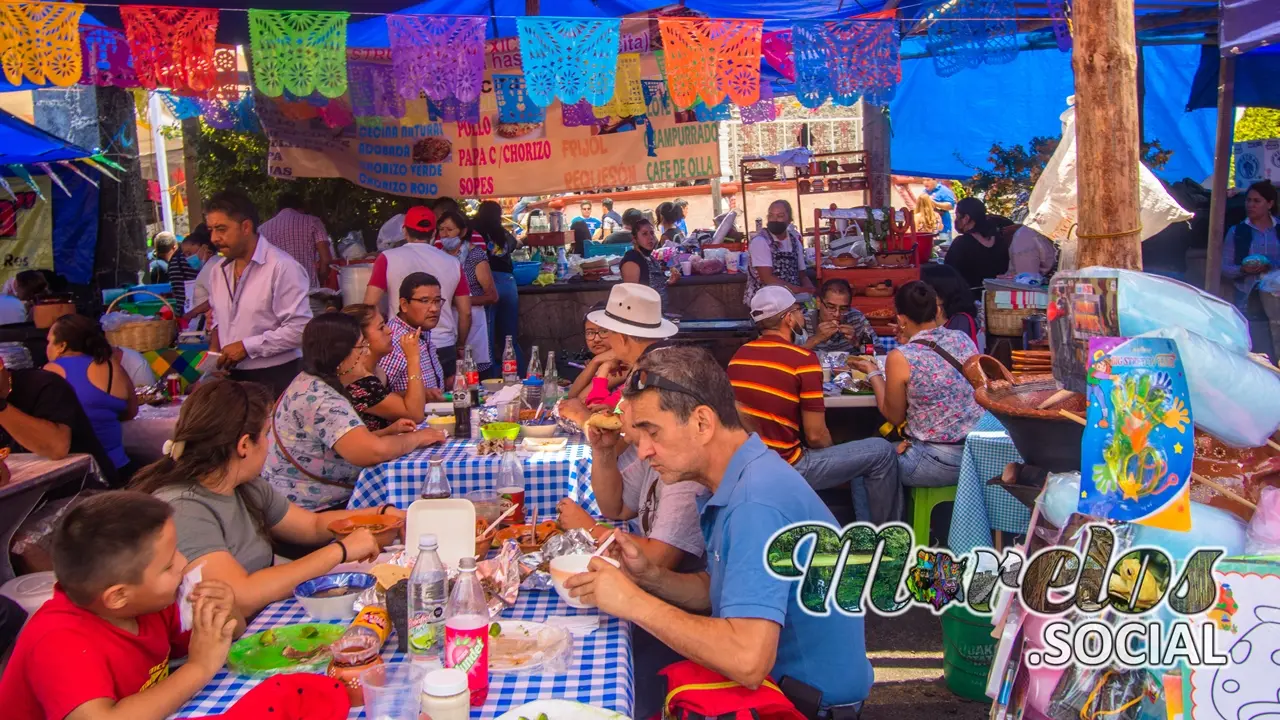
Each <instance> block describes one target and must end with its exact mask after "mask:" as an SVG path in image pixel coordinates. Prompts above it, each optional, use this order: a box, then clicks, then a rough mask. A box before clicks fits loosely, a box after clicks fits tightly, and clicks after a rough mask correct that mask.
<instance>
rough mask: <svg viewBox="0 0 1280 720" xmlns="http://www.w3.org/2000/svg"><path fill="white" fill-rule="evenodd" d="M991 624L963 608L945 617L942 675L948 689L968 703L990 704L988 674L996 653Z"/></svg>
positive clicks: (948, 611) (947, 613) (943, 625)
mask: <svg viewBox="0 0 1280 720" xmlns="http://www.w3.org/2000/svg"><path fill="white" fill-rule="evenodd" d="M992 628H993V626H992V624H991V621H990V620H988V619H987V618H985V617H983V616H980V615H974V614H973V613H971V612H969V611H968V610H965V609H964V608H960V607H953V608H951V609H950V610H947V611H946V612H944V613H943V614H942V674H943V677H945V678H946V681H947V689H948V690H950V691H951V692H953V693H955V694H956V695H958V696H960V697H962V698H965V699H966V700H979V701H986V700H987V674H988V673H989V672H990V670H991V660H992V658H993V657H994V655H995V652H996V644H997V643H996V639H995V638H993V637H991V631H992Z"/></svg>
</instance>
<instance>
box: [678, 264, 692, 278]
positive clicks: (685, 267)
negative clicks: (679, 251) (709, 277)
mask: <svg viewBox="0 0 1280 720" xmlns="http://www.w3.org/2000/svg"><path fill="white" fill-rule="evenodd" d="M680 274H681V275H684V276H685V277H689V276H690V275H692V274H693V261H692V260H681V261H680Z"/></svg>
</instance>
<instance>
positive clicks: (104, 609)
mask: <svg viewBox="0 0 1280 720" xmlns="http://www.w3.org/2000/svg"><path fill="white" fill-rule="evenodd" d="M171 515H172V510H171V509H170V508H169V505H168V504H167V503H165V502H164V501H162V500H159V499H157V498H154V497H152V496H151V495H146V494H143V493H137V492H127V491H119V492H108V493H103V494H101V495H97V496H94V497H92V498H89V499H88V500H85V501H84V502H82V503H80V504H79V505H77V506H76V507H75V508H73V509H72V510H71V511H70V512H68V513H67V515H66V517H65V518H64V519H63V521H62V524H61V525H60V526H59V528H58V533H57V535H56V536H55V537H54V542H53V568H54V574H55V575H56V576H57V580H58V583H57V585H55V586H54V591H53V598H52V599H51V600H49V601H48V602H47V603H45V604H44V605H43V606H42V607H41V608H40V609H39V610H37V611H36V613H35V614H34V615H33V616H32V617H31V620H30V622H28V623H27V626H26V627H25V628H24V629H23V631H22V633H21V634H20V635H19V636H18V642H17V644H16V646H15V647H14V651H13V656H12V658H11V659H10V661H9V665H8V667H7V668H6V670H5V673H4V676H3V677H2V678H0V707H3V708H4V712H3V714H4V716H5V717H7V718H14V719H15V720H42V719H43V720H63V719H64V718H65V719H66V720H109V719H115V718H122V719H123V718H128V720H151V719H153V718H154V720H163V718H166V717H168V716H169V715H171V714H173V713H174V712H176V711H177V710H178V708H180V707H182V705H183V703H185V702H186V701H187V700H189V699H191V697H192V696H193V695H195V694H196V692H198V691H199V690H200V689H201V688H203V687H204V686H205V685H206V684H207V683H208V682H209V680H210V679H212V678H213V676H214V674H215V673H217V672H218V670H219V669H220V668H221V667H222V664H223V662H225V660H226V657H227V651H228V649H229V648H230V646H231V640H232V638H233V637H235V636H237V635H239V634H240V633H242V632H243V631H244V619H243V617H241V616H240V615H239V613H238V612H237V611H236V610H235V597H234V595H233V594H232V591H231V588H230V586H228V585H226V584H225V583H221V582H215V581H205V582H202V583H200V584H199V585H197V586H196V587H195V589H194V590H193V591H192V592H191V596H190V597H191V600H192V609H193V612H192V617H193V619H192V629H191V630H190V631H188V632H183V631H182V630H181V629H180V622H179V610H178V603H177V602H176V600H177V593H178V586H179V585H180V584H181V583H182V576H183V570H184V569H185V567H186V564H187V560H186V558H184V557H183V556H182V553H180V552H178V536H177V530H176V529H175V527H174V524H173V519H172V517H171ZM182 655H186V656H187V662H186V664H185V665H183V666H182V667H180V668H178V669H177V670H176V671H174V672H173V674H170V673H169V661H170V660H171V659H172V658H173V657H176V656H182Z"/></svg>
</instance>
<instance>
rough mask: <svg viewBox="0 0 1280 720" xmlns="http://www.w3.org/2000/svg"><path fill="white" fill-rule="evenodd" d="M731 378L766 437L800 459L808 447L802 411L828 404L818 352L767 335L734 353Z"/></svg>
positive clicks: (785, 453) (743, 405)
mask: <svg viewBox="0 0 1280 720" xmlns="http://www.w3.org/2000/svg"><path fill="white" fill-rule="evenodd" d="M729 381H730V382H731V383H732V384H733V394H734V397H735V398H736V399H737V401H738V405H739V406H740V407H741V409H742V411H743V412H745V413H746V414H747V415H750V416H751V419H752V420H753V421H754V423H755V425H756V427H757V428H758V429H759V432H760V439H761V440H763V441H764V444H765V445H767V446H768V447H770V448H773V449H774V450H775V451H777V453H778V454H779V455H781V456H782V457H783V459H785V460H786V461H787V462H789V463H791V464H793V465H794V464H795V462H796V461H797V460H799V459H800V455H801V453H802V452H803V448H802V447H801V444H800V440H801V438H802V437H803V436H802V435H801V421H800V418H801V415H800V413H802V412H804V411H811V412H823V411H824V410H825V409H826V404H825V403H824V401H823V399H822V365H821V364H820V363H819V362H818V356H817V355H816V354H814V352H813V351H812V350H808V349H806V348H802V347H800V346H798V345H794V344H791V343H787V342H783V341H782V340H781V339H775V338H761V339H759V340H754V341H752V342H749V343H747V344H746V345H743V346H742V347H741V348H739V349H738V352H737V353H735V354H734V356H733V359H732V360H730V361H729Z"/></svg>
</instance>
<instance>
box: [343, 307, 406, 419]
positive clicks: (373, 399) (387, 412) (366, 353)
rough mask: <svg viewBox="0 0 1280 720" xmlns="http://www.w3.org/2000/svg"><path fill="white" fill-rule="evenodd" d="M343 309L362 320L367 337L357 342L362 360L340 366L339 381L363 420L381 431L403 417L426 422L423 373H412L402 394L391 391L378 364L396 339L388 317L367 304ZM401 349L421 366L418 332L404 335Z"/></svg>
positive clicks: (362, 330) (362, 326) (345, 312)
mask: <svg viewBox="0 0 1280 720" xmlns="http://www.w3.org/2000/svg"><path fill="white" fill-rule="evenodd" d="M342 312H343V313H344V314H346V315H350V316H351V317H353V318H355V319H356V321H357V322H359V323H360V332H361V335H362V336H363V341H362V342H361V343H359V344H357V345H356V349H357V350H362V352H361V355H360V357H359V359H357V360H355V361H353V362H350V363H344V364H343V365H341V366H339V367H338V380H339V381H341V382H342V386H343V387H344V388H346V390H347V395H348V396H350V397H351V404H352V405H353V406H354V407H355V409H356V412H358V413H360V419H361V420H364V424H365V425H368V426H369V429H370V430H381V429H383V428H385V427H387V426H388V425H390V424H391V423H393V422H395V421H396V420H400V419H405V420H412V421H413V422H414V423H415V424H416V423H420V422H422V417H423V415H424V414H425V412H426V405H427V386H426V385H425V384H424V382H423V379H422V375H420V374H416V373H414V374H410V375H409V376H408V383H409V387H408V389H407V390H406V391H405V392H404V393H403V394H401V393H397V392H393V391H392V390H391V388H390V386H388V385H387V379H386V376H385V375H383V373H382V370H381V369H380V368H379V367H378V362H379V361H380V360H382V358H384V357H386V356H387V355H388V354H390V353H391V343H392V342H393V341H392V339H391V331H390V330H388V329H387V320H386V318H384V317H382V313H381V312H380V311H379V310H378V308H376V307H374V306H373V305H365V304H363V303H359V304H355V305H348V306H346V307H345V308H343V310H342ZM400 349H401V350H402V351H403V352H404V357H405V360H406V361H407V362H408V366H409V367H411V368H416V367H418V361H419V357H418V355H419V352H420V350H421V348H420V347H419V344H418V334H417V333H409V334H406V335H404V336H402V337H401V338H400Z"/></svg>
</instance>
